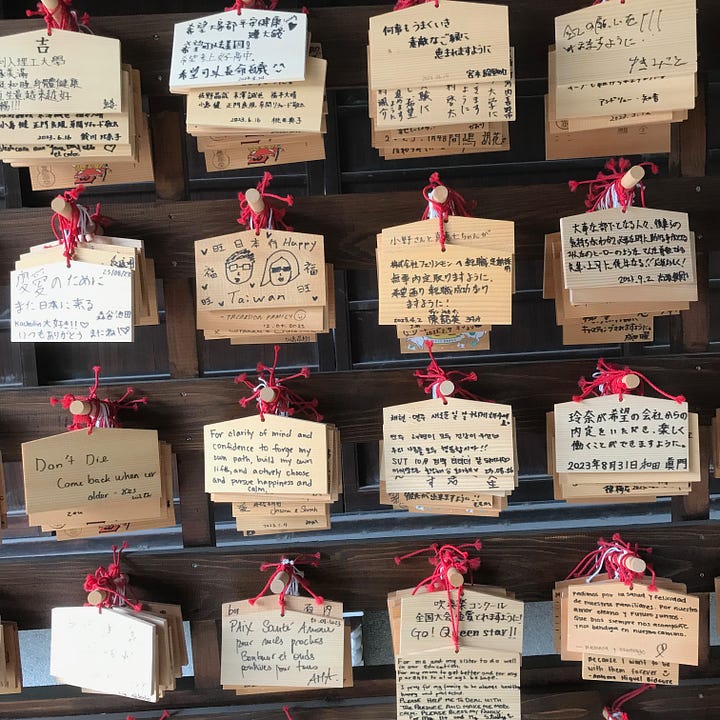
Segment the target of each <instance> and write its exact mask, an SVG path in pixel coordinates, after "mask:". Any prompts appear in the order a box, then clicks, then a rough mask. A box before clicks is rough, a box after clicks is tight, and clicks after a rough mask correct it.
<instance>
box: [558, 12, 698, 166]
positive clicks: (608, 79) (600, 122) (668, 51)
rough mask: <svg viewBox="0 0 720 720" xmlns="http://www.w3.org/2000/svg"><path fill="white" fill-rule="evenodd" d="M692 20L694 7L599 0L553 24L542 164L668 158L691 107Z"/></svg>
mask: <svg viewBox="0 0 720 720" xmlns="http://www.w3.org/2000/svg"><path fill="white" fill-rule="evenodd" d="M696 13H697V8H696V1H695V0H663V1H662V2H660V3H657V2H655V1H654V0H638V2H636V3H635V4H634V5H633V8H632V11H629V10H628V8H627V7H626V6H625V4H624V2H623V0H607V1H606V2H603V3H600V4H598V3H594V4H593V5H591V6H589V7H586V8H583V9H580V10H576V11H574V12H571V13H568V14H565V15H562V16H560V17H557V18H555V45H553V46H551V47H550V48H549V51H548V91H549V92H548V96H547V97H546V150H547V158H548V159H556V160H557V159H564V158H576V157H595V156H603V155H610V154H613V153H618V152H622V153H658V152H669V151H670V127H671V123H676V122H682V121H683V120H685V119H686V118H687V111H688V110H691V109H692V108H693V107H694V106H695V97H696V95H697V31H696ZM630 143H635V145H632V144H630Z"/></svg>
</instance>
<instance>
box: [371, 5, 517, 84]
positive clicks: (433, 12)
mask: <svg viewBox="0 0 720 720" xmlns="http://www.w3.org/2000/svg"><path fill="white" fill-rule="evenodd" d="M416 23H420V25H419V26H417V25H415V24H416ZM439 25H440V26H439ZM414 27H418V30H417V31H416V30H414V29H413V28H414ZM423 28H424V30H423ZM456 33H459V36H458V35H455V37H458V38H460V40H459V42H458V41H457V40H456V41H455V42H457V44H458V45H462V46H469V47H477V48H479V47H482V48H484V49H486V51H481V52H480V53H479V54H474V55H457V56H455V57H447V58H446V57H441V58H436V51H437V50H438V45H437V44H434V43H433V42H428V43H427V44H422V43H417V42H415V43H414V44H415V45H416V46H415V47H412V42H411V38H412V37H413V36H419V35H423V36H424V37H433V36H436V37H439V38H440V39H441V40H444V41H445V42H446V43H448V42H449V43H450V47H452V45H453V44H454V43H453V42H452V41H450V40H448V38H449V37H450V36H452V35H453V34H456ZM369 45H370V47H371V48H372V54H371V59H370V72H369V73H368V77H369V84H370V87H371V88H372V89H380V88H391V87H395V86H396V84H397V79H398V78H399V77H402V78H403V80H405V82H406V83H407V85H408V86H409V87H418V86H420V85H447V84H448V83H461V82H467V81H468V80H469V79H474V78H479V79H484V78H488V79H492V78H495V77H497V76H500V77H509V75H510V39H509V30H508V11H507V8H506V7H503V6H501V5H489V4H480V3H477V4H476V3H468V2H454V1H451V0H440V1H439V6H438V7H435V6H434V4H433V5H432V6H431V5H429V4H421V5H417V6H415V7H411V8H407V9H405V10H403V11H402V15H400V16H399V15H397V14H396V13H385V14H383V15H376V16H374V17H371V18H370V32H369ZM446 47H447V45H446ZM443 54H444V53H443Z"/></svg>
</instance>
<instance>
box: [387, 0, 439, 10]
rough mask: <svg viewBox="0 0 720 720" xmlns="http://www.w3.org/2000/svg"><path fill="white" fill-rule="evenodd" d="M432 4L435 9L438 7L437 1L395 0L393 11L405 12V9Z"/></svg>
mask: <svg viewBox="0 0 720 720" xmlns="http://www.w3.org/2000/svg"><path fill="white" fill-rule="evenodd" d="M430 2H431V3H433V5H435V7H439V6H440V2H439V0H397V2H396V3H395V7H394V8H393V10H405V9H406V8H411V7H415V6H416V5H424V4H425V3H430Z"/></svg>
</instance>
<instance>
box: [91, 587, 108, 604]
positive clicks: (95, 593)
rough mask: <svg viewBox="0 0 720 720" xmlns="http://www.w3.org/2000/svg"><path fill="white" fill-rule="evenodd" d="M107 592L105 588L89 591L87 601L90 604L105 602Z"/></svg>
mask: <svg viewBox="0 0 720 720" xmlns="http://www.w3.org/2000/svg"><path fill="white" fill-rule="evenodd" d="M106 597H107V593H106V592H105V590H92V591H91V592H89V593H88V596H87V601H88V604H90V605H101V604H102V603H104V602H105V598H106Z"/></svg>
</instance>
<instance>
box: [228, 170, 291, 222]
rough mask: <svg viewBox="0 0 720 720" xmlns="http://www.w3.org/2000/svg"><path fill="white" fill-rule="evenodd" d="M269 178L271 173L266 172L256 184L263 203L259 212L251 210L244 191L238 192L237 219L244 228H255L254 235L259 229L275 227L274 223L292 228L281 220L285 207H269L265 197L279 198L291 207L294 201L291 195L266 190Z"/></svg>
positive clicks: (270, 178)
mask: <svg viewBox="0 0 720 720" xmlns="http://www.w3.org/2000/svg"><path fill="white" fill-rule="evenodd" d="M271 180H272V175H271V174H270V173H269V172H266V173H265V174H264V175H263V176H262V180H260V182H259V183H258V184H257V191H258V192H259V193H260V197H261V198H262V199H263V204H264V205H265V207H264V209H263V211H262V212H261V213H256V212H253V209H252V208H251V207H250V205H249V203H248V201H247V200H246V199H245V193H244V192H239V193H238V200H239V202H240V217H239V218H238V219H237V221H238V222H239V223H240V224H241V225H244V226H245V228H246V229H252V230H255V234H256V235H259V234H260V230H273V229H275V225H276V223H277V224H278V225H280V227H281V228H282V229H283V230H292V228H291V227H290V226H289V225H287V224H286V223H285V221H284V220H283V218H284V217H285V213H286V212H287V208H283V207H271V206H270V204H269V203H268V202H267V199H268V198H272V199H273V200H279V201H280V202H284V203H286V204H287V206H288V207H292V204H293V202H294V199H293V196H292V195H286V196H285V197H281V196H280V195H273V194H272V193H269V192H266V190H267V186H268V185H269V184H270V181H271Z"/></svg>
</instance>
